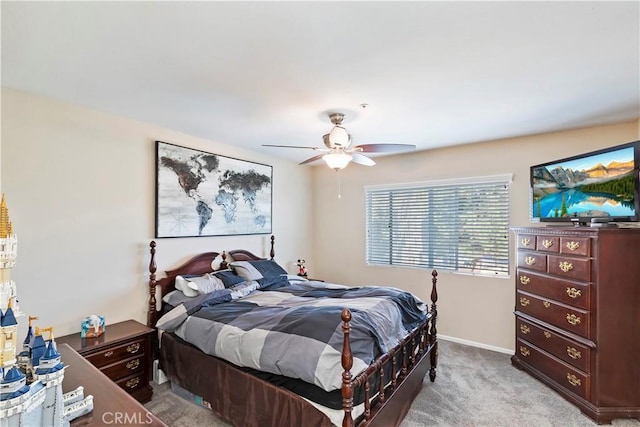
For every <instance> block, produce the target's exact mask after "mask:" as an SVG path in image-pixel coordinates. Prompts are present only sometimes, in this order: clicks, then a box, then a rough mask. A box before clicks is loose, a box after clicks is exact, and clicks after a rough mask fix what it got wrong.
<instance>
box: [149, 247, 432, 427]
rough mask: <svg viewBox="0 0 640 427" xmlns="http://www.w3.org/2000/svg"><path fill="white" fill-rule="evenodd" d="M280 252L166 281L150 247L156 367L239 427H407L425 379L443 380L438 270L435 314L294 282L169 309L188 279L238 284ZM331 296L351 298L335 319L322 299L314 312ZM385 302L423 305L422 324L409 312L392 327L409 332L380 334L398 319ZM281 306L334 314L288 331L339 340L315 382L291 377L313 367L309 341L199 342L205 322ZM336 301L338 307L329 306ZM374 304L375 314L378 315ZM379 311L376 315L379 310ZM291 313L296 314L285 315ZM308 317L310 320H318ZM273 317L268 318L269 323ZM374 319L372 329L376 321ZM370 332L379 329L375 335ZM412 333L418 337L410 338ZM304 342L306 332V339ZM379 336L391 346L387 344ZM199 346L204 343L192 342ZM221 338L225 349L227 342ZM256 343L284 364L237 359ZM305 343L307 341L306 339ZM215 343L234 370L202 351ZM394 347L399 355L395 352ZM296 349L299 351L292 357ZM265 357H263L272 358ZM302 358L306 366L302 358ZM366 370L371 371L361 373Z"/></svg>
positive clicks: (204, 261) (229, 256) (170, 274)
mask: <svg viewBox="0 0 640 427" xmlns="http://www.w3.org/2000/svg"><path fill="white" fill-rule="evenodd" d="M274 244H275V238H274V237H273V236H272V237H271V247H270V251H269V253H270V256H269V258H261V257H258V256H256V255H254V254H253V253H251V252H250V251H247V250H243V249H236V250H230V251H226V252H224V251H223V252H222V253H218V252H207V253H202V254H199V255H196V256H194V257H192V258H191V259H189V260H188V261H186V262H184V263H183V264H182V265H180V266H179V267H177V268H175V269H172V270H167V271H165V273H166V275H165V277H163V278H160V279H157V278H156V271H157V266H156V260H155V254H156V246H157V245H156V242H155V241H152V242H151V244H150V254H151V258H150V263H149V273H150V276H149V283H148V286H149V299H148V318H147V323H148V325H149V326H151V327H157V328H158V329H159V332H160V333H159V334H158V335H159V346H158V349H157V357H158V358H159V360H160V366H161V367H162V369H163V371H164V373H165V374H166V375H167V377H168V378H169V380H170V381H171V382H172V384H174V385H177V386H178V387H179V388H181V389H184V390H186V391H188V392H189V393H192V394H193V395H196V396H199V398H201V399H202V400H203V401H204V402H206V405H207V406H209V407H211V409H212V410H213V411H214V412H215V413H216V414H217V415H218V416H220V417H221V418H223V419H225V420H227V421H228V422H230V423H232V424H233V425H237V426H260V427H263V426H285V425H287V426H301V425H304V426H332V425H342V426H344V427H349V426H356V425H357V426H368V425H371V426H385V427H386V426H397V425H399V424H400V423H401V421H402V419H403V418H404V417H405V415H406V414H407V412H408V410H409V408H410V406H411V403H412V402H413V400H414V399H415V397H416V395H417V394H418V392H419V391H420V390H421V389H422V386H423V379H424V377H425V376H426V374H427V372H428V374H429V378H430V380H431V382H433V381H435V378H436V367H437V356H438V350H437V348H438V342H437V330H436V319H437V305H436V303H437V299H438V295H437V288H436V283H437V272H436V271H435V270H433V271H432V273H431V282H432V287H431V294H430V300H431V301H430V303H431V304H430V306H429V305H428V304H424V303H423V307H421V308H420V304H419V303H421V302H420V301H419V300H418V299H417V298H415V297H414V296H412V295H411V294H408V293H406V292H403V291H400V290H397V289H395V288H383V287H356V288H354V287H345V286H341V285H336V284H325V283H320V282H315V281H304V280H297V279H296V278H295V277H291V276H284V275H283V276H282V278H283V280H285V279H286V282H285V283H282V282H280V281H278V280H271V281H269V280H266V279H265V280H266V281H265V280H260V281H258V282H259V283H258V285H257V287H254V288H251V287H250V284H253V283H254V281H252V280H246V281H243V282H242V283H239V284H235V285H233V286H230V287H229V289H228V291H229V292H227V290H226V289H225V290H223V291H220V292H218V291H216V292H212V293H203V292H201V293H200V294H199V295H197V296H196V297H193V298H191V299H188V301H187V302H183V303H175V302H174V301H172V303H173V304H167V303H165V302H164V301H163V299H165V298H164V297H165V296H167V295H169V294H170V293H172V292H173V293H178V292H177V291H176V289H177V288H176V282H177V281H178V285H179V286H178V288H180V287H181V286H183V283H182V282H184V279H183V278H184V277H185V276H186V277H189V276H199V275H205V276H209V275H219V277H223V276H225V275H228V274H237V271H240V272H242V270H241V269H240V270H238V269H239V268H240V267H241V266H242V265H245V264H248V265H249V266H250V267H249V268H253V267H252V266H258V267H259V268H264V267H260V266H264V265H271V264H267V263H269V262H272V263H275V261H274V256H275V250H274ZM219 256H222V262H221V263H220V266H219V268H216V269H214V268H212V265H214V260H216V259H217V258H218V257H219ZM230 267H233V268H234V270H235V272H234V270H231V273H229V268H230ZM245 273H246V272H245ZM251 274H253V273H251ZM251 274H250V275H251ZM217 277H218V276H217ZM176 279H178V280H176ZM193 280H195V279H193ZM267 282H268V284H267ZM275 282H277V283H275ZM262 285H264V287H262ZM276 285H277V286H276ZM243 286H244V287H245V288H246V287H247V286H249V288H248V289H249V291H246V292H244V295H240V296H239V297H238V292H239V291H237V290H236V289H238V288H240V289H245V288H243ZM272 286H273V288H272ZM225 287H226V283H225ZM158 288H159V291H160V295H162V296H163V298H161V299H156V292H157V290H158ZM234 292H235V293H234ZM229 293H230V294H232V295H235V296H236V298H237V299H233V300H231V301H230V300H229V299H227V294H229ZM327 293H328V294H329V295H331V297H332V298H333V297H334V296H335V295H339V298H344V299H342V300H340V303H341V304H342V302H344V304H343V305H344V307H341V308H340V309H339V310H338V311H336V307H335V303H334V302H331V304H329V303H327V302H326V300H322V299H321V298H318V299H317V301H318V302H317V303H316V302H315V301H316V299H315V297H316V296H318V295H319V296H321V297H322V296H324V295H325V294H327ZM219 294H220V295H224V298H225V299H224V300H223V301H221V297H219ZM212 296H214V297H212ZM409 296H410V297H409ZM311 297H313V298H311ZM274 298H275V299H277V301H276V302H273V300H274ZM387 299H390V300H393V301H394V302H397V301H400V302H401V305H405V306H409V305H410V306H412V307H413V305H416V306H417V307H419V308H420V309H421V310H422V312H423V314H422V315H421V316H420V317H419V318H418V317H416V316H413V317H412V316H411V310H414V311H415V309H412V308H410V309H409V312H408V314H407V313H406V312H404V311H402V312H401V315H400V318H398V319H396V320H394V322H395V323H401V324H402V325H404V326H405V328H403V327H402V326H399V325H392V324H386V323H385V324H383V326H382V327H381V326H380V325H379V324H377V323H375V322H378V321H381V322H385V321H388V319H387V320H385V319H384V318H386V317H389V318H394V316H390V315H388V312H384V310H385V307H389V304H391V303H389V302H388V301H387ZM283 300H286V301H290V300H292V301H294V303H293V304H294V305H295V309H294V310H295V312H296V313H299V312H300V309H299V306H298V305H296V304H298V303H299V300H305V302H304V304H305V307H306V301H307V300H310V301H314V302H313V304H316V305H318V306H319V307H320V310H329V311H325V312H323V313H321V315H320V316H316V317H306V316H314V315H313V314H306V313H307V311H306V310H307V308H304V310H305V311H304V313H305V314H304V316H305V317H302V318H298V317H296V321H287V322H281V323H286V324H287V325H290V324H292V325H294V326H293V327H296V328H300V327H301V326H300V325H302V327H305V329H314V330H321V329H322V327H321V326H320V325H321V324H324V323H326V322H328V326H327V327H328V328H334V329H335V331H333V333H332V334H325V335H327V336H330V338H329V339H328V341H329V340H330V341H331V343H326V344H327V345H325V346H324V347H323V348H324V349H328V350H323V351H321V353H323V354H322V355H321V356H320V359H322V360H323V362H320V361H316V362H317V365H318V366H323V368H322V369H320V368H318V367H317V366H316V367H315V371H312V372H311V374H310V375H311V376H312V378H310V379H306V380H305V378H306V377H305V376H304V375H305V374H304V373H303V374H302V375H297V373H296V375H287V374H288V373H289V372H292V370H294V367H295V366H297V365H302V363H298V362H299V361H301V360H306V359H307V358H308V355H309V354H311V353H312V352H313V350H309V349H306V350H307V352H306V353H305V351H304V350H305V347H306V345H305V344H304V343H308V344H310V343H311V341H301V344H300V345H299V346H298V347H292V346H290V345H288V344H289V343H293V341H289V340H290V337H289V335H287V336H286V337H285V338H282V339H285V341H282V342H273V343H271V342H269V341H267V339H266V338H261V337H264V335H265V334H264V333H263V334H260V333H259V332H260V331H259V330H260V329H261V328H256V329H255V330H254V329H251V328H246V329H247V330H246V331H245V330H242V331H241V333H242V334H243V335H242V337H244V338H240V339H239V338H238V337H237V336H235V335H234V338H228V337H226V336H224V337H223V336H222V335H220V336H218V335H216V336H215V338H208V337H205V338H203V337H201V336H200V333H197V332H194V331H198V329H193V328H194V326H193V325H196V324H200V323H202V322H204V321H205V320H204V319H206V321H212V322H214V323H213V325H217V323H215V322H219V321H220V319H219V318H218V316H220V317H224V318H228V317H233V318H234V319H236V318H237V317H234V316H237V315H236V314H229V313H230V310H231V309H232V307H237V306H241V307H242V309H243V310H245V311H243V312H242V315H244V314H245V312H246V311H247V308H246V307H248V306H250V307H251V310H249V311H258V312H260V310H262V309H265V310H267V311H265V312H264V313H271V311H268V310H271V309H273V307H274V306H277V305H278V306H279V305H280V303H281V301H283ZM331 301H336V300H335V299H331ZM371 301H373V302H371ZM174 304H175V305H174ZM363 304H365V305H363ZM367 304H371V307H370V306H369V305H367ZM374 305H375V307H376V308H375V309H374V308H372V307H373V306H374ZM350 307H351V308H350ZM377 307H382V308H381V309H382V310H383V311H381V313H384V314H379V315H376V314H375V313H376V312H377V311H376V310H377ZM235 309H236V308H234V310H235ZM287 310H292V309H291V308H287ZM314 310H315V309H314ZM394 310H395V309H394ZM403 310H404V309H403ZM194 313H195V314H194ZM287 313H291V311H287ZM309 313H312V311H311V310H310V311H309ZM394 313H395V311H394ZM198 316H199V317H198ZM277 316H278V315H277ZM363 316H364V317H363ZM273 317H274V316H268V317H266V316H265V319H272V318H273ZM212 318H213V319H212ZM372 318H373V319H374V320H371V319H372ZM363 319H366V321H365V320H363ZM336 322H337V323H336ZM372 322H373V324H371V325H369V323H372ZM264 323H269V321H267V320H265V322H264ZM271 323H273V322H271ZM167 325H169V326H167ZM208 325H209V324H207V326H204V327H203V329H202V331H203V332H202V334H203V335H204V334H205V333H210V332H211V331H212V330H216V331H220V330H227V329H228V328H225V327H216V326H208ZM305 325H306V326H305ZM309 325H313V326H314V328H309ZM336 325H337V327H336ZM406 325H410V326H411V327H410V328H406ZM278 327H280V326H278ZM287 327H289V326H287ZM189 328H191V329H189ZM366 328H369V329H366ZM235 329H243V328H235ZM378 329H380V330H378ZM403 329H404V332H405V335H403V336H402V337H400V338H399V339H396V337H395V336H394V333H396V332H395V331H396V330H397V331H401V330H403ZM187 331H188V332H187ZM206 331H208V332H206ZM363 331H364V332H363ZM277 332H278V333H276V334H272V333H268V334H267V335H268V336H269V337H271V336H273V335H275V336H278V335H283V334H282V333H280V332H281V331H280V330H278V331H277ZM338 332H339V334H338ZM216 333H219V332H216ZM306 333H307V332H304V333H303V334H302V335H304V334H306ZM314 333H315V332H314ZM245 334H246V337H245ZM251 334H253V335H251ZM299 334H300V332H299V330H296V331H294V332H293V333H292V334H291V336H294V335H295V336H296V338H299V337H297V335H299ZM337 335H339V336H337ZM370 335H375V336H374V337H373V338H372V339H373V341H374V342H375V343H376V345H375V346H374V348H376V349H377V350H376V351H375V352H374V353H371V351H369V350H367V351H364V350H363V349H365V348H367V349H368V348H369V347H366V346H364V345H363V344H362V343H363V337H365V336H366V339H367V340H368V339H370V337H369V336H370ZM381 335H385V336H383V337H381ZM387 335H388V336H387ZM195 336H198V337H199V338H196V339H194V340H191V341H192V342H189V340H190V339H191V338H193V337H195ZM256 337H258V338H256ZM223 338H225V339H226V340H227V341H224V340H223ZM314 338H315V337H314ZM256 339H257V341H260V343H261V344H260V345H261V346H263V347H267V342H269V346H268V347H269V348H270V349H272V350H273V351H275V352H276V353H273V354H277V355H276V356H273V357H264V354H262V353H261V354H260V355H255V354H249V355H248V356H246V355H245V356H246V357H244V358H243V356H242V355H243V351H242V350H239V349H237V350H236V351H235V353H234V348H233V347H234V345H235V343H236V342H239V341H242V340H244V341H249V342H251V340H256ZM301 339H306V337H302V338H301ZM336 339H338V340H339V341H340V343H339V344H340V345H339V346H338V345H336V342H335V341H336ZM261 340H263V341H261ZM214 341H215V346H214V347H216V348H217V349H218V348H227V349H230V350H231V353H230V354H231V358H230V360H232V361H234V362H235V363H231V362H230V361H228V360H225V359H224V358H223V357H226V355H225V356H221V357H216V356H215V355H212V354H209V352H208V350H207V349H204V348H203V346H204V345H205V344H206V343H207V342H214ZM257 341H256V342H257ZM389 342H391V343H393V344H395V345H387V344H388V343H389ZM231 343H233V344H231ZM292 345H293V344H292ZM312 345H313V344H311V346H312ZM291 348H298V349H299V350H296V351H291ZM274 349H275V350H274ZM336 349H337V351H338V353H337V354H336ZM381 349H382V350H384V352H382V350H381ZM260 351H263V352H264V350H260ZM267 354H272V353H267ZM303 354H305V355H306V356H305V357H300V355H303ZM314 354H315V353H314ZM325 354H326V355H327V356H326V360H329V361H331V362H326V363H329V365H327V366H333V365H334V364H335V361H336V357H337V358H338V363H339V366H338V368H339V371H340V372H338V373H335V369H329V368H326V369H325V368H324V363H325V362H324V360H325ZM363 355H364V356H363ZM234 357H235V358H234ZM257 359H260V360H261V361H264V360H266V361H267V362H268V363H270V364H271V365H274V366H275V368H276V369H278V371H271V370H270V369H271V368H270V367H269V368H268V369H269V370H266V369H262V365H260V366H251V361H252V360H257ZM238 360H241V362H238ZM245 361H248V362H249V363H248V365H243V363H244V362H245ZM274 362H277V363H274ZM368 362H370V363H368ZM256 363H257V362H256ZM260 363H262V362H260ZM363 363H366V364H365V365H363ZM332 364H333V365H332ZM296 369H297V368H296ZM325 371H327V372H325ZM318 372H320V374H318ZM335 377H337V378H335ZM314 382H315V383H314ZM336 382H337V387H336Z"/></svg>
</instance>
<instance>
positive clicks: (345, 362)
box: [272, 237, 353, 427]
mask: <svg viewBox="0 0 640 427" xmlns="http://www.w3.org/2000/svg"><path fill="white" fill-rule="evenodd" d="M272 238H273V237H272ZM350 321H351V311H349V309H348V308H343V309H342V333H343V335H344V341H343V344H342V368H343V369H344V372H342V409H343V410H344V418H343V419H342V427H353V418H352V417H351V411H352V410H353V384H352V382H351V368H352V367H353V354H352V353H351V344H350V342H349V333H350V332H351V325H350V324H349V322H350Z"/></svg>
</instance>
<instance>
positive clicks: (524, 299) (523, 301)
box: [520, 297, 531, 307]
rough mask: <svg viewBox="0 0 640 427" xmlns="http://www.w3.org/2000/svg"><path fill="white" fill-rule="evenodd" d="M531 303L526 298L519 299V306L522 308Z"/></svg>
mask: <svg viewBox="0 0 640 427" xmlns="http://www.w3.org/2000/svg"><path fill="white" fill-rule="evenodd" d="M530 303H531V301H529V300H528V299H527V298H525V297H520V305H521V306H523V307H526V306H528V305H529V304H530Z"/></svg>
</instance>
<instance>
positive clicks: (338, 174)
mask: <svg viewBox="0 0 640 427" xmlns="http://www.w3.org/2000/svg"><path fill="white" fill-rule="evenodd" d="M336 175H337V178H338V199H340V198H342V194H340V169H336Z"/></svg>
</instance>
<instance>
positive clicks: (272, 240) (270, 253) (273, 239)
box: [269, 235, 276, 260]
mask: <svg viewBox="0 0 640 427" xmlns="http://www.w3.org/2000/svg"><path fill="white" fill-rule="evenodd" d="M275 242H276V236H274V235H271V250H270V251H269V256H270V257H271V259H272V260H273V259H274V258H275V257H276V251H275V250H274V249H273V246H274V244H275Z"/></svg>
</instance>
